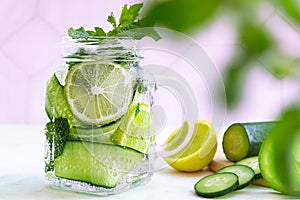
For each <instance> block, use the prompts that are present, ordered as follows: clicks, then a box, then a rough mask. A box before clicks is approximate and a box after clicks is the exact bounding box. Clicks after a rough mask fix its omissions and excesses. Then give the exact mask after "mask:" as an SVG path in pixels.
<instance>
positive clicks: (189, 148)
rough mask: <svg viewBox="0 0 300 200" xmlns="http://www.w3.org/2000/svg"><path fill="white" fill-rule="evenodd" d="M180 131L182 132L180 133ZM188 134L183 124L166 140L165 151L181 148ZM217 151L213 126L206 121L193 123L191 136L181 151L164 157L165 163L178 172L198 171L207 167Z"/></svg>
mask: <svg viewBox="0 0 300 200" xmlns="http://www.w3.org/2000/svg"><path fill="white" fill-rule="evenodd" d="M181 130H182V131H181ZM187 134H188V125H187V123H184V125H183V127H182V128H179V129H177V130H176V131H175V132H174V133H173V134H172V135H170V137H169V138H168V139H167V140H166V142H165V144H166V148H165V150H166V151H173V150H176V149H177V148H179V147H181V146H182V145H181V144H182V143H183V141H184V139H185V138H186V136H187ZM216 150H217V137H216V133H215V130H214V127H213V125H212V124H211V123H210V122H209V121H206V120H198V121H197V122H196V123H195V126H194V130H193V135H192V137H191V139H190V140H189V141H188V142H187V144H186V145H184V147H183V148H182V149H179V150H178V151H177V152H176V153H174V154H172V155H170V156H166V157H164V159H165V161H166V162H167V163H168V164H169V165H170V166H171V167H173V168H174V169H177V170H179V171H188V172H192V171H198V170H200V169H202V168H203V167H205V166H207V165H208V164H209V163H210V162H211V161H212V160H213V158H214V155H215V153H216Z"/></svg>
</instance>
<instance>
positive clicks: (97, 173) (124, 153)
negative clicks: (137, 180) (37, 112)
mask: <svg viewBox="0 0 300 200" xmlns="http://www.w3.org/2000/svg"><path fill="white" fill-rule="evenodd" d="M144 160H145V158H144V154H141V153H139V152H137V151H134V150H132V149H127V148H123V147H119V146H114V145H107V144H98V143H90V142H78V141H68V142H67V143H66V145H65V148H64V151H63V153H62V155H61V156H59V157H58V158H57V159H55V161H54V169H55V175H56V176H57V177H62V178H66V179H71V180H79V181H84V182H87V183H91V184H94V185H98V186H102V187H106V188H113V187H115V186H116V185H117V184H118V183H119V182H120V181H121V180H122V179H123V178H124V177H125V176H126V175H127V174H128V172H130V171H132V170H134V169H136V168H138V167H140V166H141V165H142V163H143V161H144Z"/></svg>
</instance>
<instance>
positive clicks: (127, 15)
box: [119, 3, 143, 26]
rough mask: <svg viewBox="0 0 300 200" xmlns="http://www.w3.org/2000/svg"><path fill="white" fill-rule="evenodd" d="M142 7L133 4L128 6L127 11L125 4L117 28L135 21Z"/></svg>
mask: <svg viewBox="0 0 300 200" xmlns="http://www.w3.org/2000/svg"><path fill="white" fill-rule="evenodd" d="M142 7H143V3H140V4H134V5H132V6H130V7H129V9H128V8H127V5H126V4H125V5H124V6H123V8H122V11H121V16H120V19H119V26H124V25H128V24H131V23H133V22H134V21H135V20H136V19H137V17H138V15H139V11H140V10H141V8H142Z"/></svg>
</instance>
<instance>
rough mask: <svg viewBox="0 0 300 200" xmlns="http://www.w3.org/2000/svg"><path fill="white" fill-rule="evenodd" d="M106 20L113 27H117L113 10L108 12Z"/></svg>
mask: <svg viewBox="0 0 300 200" xmlns="http://www.w3.org/2000/svg"><path fill="white" fill-rule="evenodd" d="M107 21H108V22H109V23H111V25H113V27H114V28H117V22H116V18H115V15H114V13H113V12H111V13H110V15H109V16H108V18H107Z"/></svg>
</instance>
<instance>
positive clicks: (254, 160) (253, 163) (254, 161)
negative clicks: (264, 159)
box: [235, 156, 262, 179]
mask: <svg viewBox="0 0 300 200" xmlns="http://www.w3.org/2000/svg"><path fill="white" fill-rule="evenodd" d="M235 164H236V165H245V166H248V167H250V168H251V169H253V171H254V172H255V175H254V179H259V178H262V175H261V172H260V168H259V162H258V156H252V157H249V158H245V159H243V160H240V161H239V162H236V163H235Z"/></svg>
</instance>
